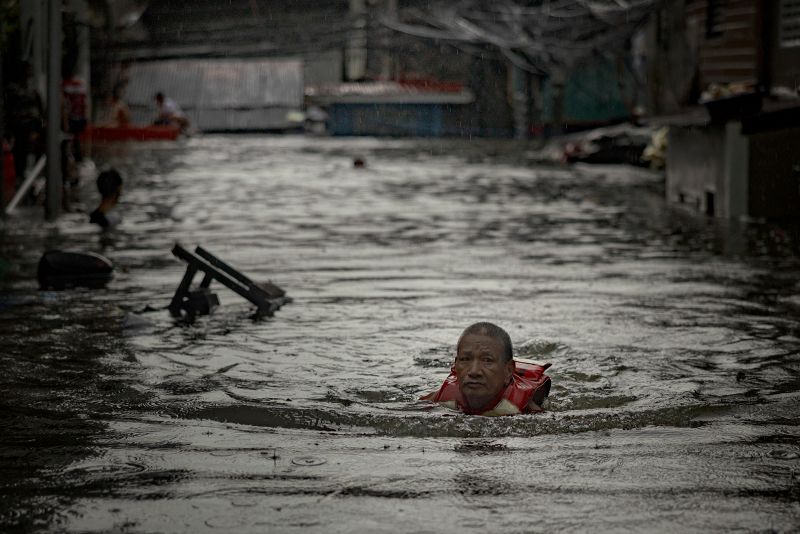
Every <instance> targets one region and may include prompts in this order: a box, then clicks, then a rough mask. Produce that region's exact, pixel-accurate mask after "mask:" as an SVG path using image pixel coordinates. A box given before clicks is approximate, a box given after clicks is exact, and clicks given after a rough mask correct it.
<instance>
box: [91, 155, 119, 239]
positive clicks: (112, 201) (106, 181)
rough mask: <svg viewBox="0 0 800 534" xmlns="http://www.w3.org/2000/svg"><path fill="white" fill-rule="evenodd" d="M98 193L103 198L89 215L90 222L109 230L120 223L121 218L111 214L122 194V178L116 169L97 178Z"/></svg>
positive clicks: (109, 170)
mask: <svg viewBox="0 0 800 534" xmlns="http://www.w3.org/2000/svg"><path fill="white" fill-rule="evenodd" d="M97 191H98V192H99V193H100V197H101V198H100V205H99V206H97V209H95V210H94V211H93V212H92V213H90V214H89V222H90V223H92V224H96V225H98V226H100V227H101V228H102V229H103V230H108V229H109V228H111V227H113V226H115V225H116V224H118V223H119V218H118V217H116V216H115V215H114V214H112V213H111V212H112V210H113V209H114V207H115V206H116V205H117V203H118V202H119V197H120V195H121V194H122V176H121V175H120V174H119V172H117V170H116V169H108V170H105V171H103V172H101V173H100V174H99V175H98V176H97Z"/></svg>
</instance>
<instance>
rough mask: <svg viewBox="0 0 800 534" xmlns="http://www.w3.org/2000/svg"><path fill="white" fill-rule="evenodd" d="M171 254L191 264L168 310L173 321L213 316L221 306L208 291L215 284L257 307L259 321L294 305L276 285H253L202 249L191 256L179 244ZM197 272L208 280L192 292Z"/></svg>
mask: <svg viewBox="0 0 800 534" xmlns="http://www.w3.org/2000/svg"><path fill="white" fill-rule="evenodd" d="M172 253H173V254H174V255H175V256H176V257H177V258H180V259H181V260H183V261H185V262H186V263H187V264H188V265H187V267H186V274H184V275H183V280H181V283H180V285H179V286H178V289H177V290H176V291H175V296H173V297H172V302H170V304H169V307H168V308H169V312H170V313H171V314H172V315H173V316H174V317H185V318H186V319H187V320H189V321H192V320H194V318H195V317H196V316H198V315H208V314H210V313H211V312H212V311H213V309H214V308H216V307H217V306H219V298H217V295H216V294H214V293H212V292H211V290H210V289H209V286H210V285H211V282H212V281H214V280H216V281H218V282H219V283H221V284H222V285H224V286H225V287H227V288H228V289H230V290H231V291H233V292H235V293H238V294H239V295H241V296H242V297H243V298H245V299H247V300H249V301H250V302H252V303H253V304H255V305H256V307H257V308H258V309H257V310H256V317H262V316H264V315H267V316H271V315H272V314H273V313H275V311H276V310H277V309H279V308H280V307H281V306H283V305H284V304H286V303H287V302H291V301H292V299H291V298H290V297H287V296H286V292H285V291H284V290H283V289H281V288H279V287H278V286H276V285H275V284H272V283H271V282H266V283H262V284H257V283H256V282H253V281H252V280H250V279H249V278H248V277H246V276H245V275H243V274H242V273H240V272H239V271H237V270H236V269H234V268H233V267H231V266H230V265H228V264H227V263H225V262H224V261H222V260H220V259H219V258H217V257H216V256H214V255H213V254H211V253H210V252H208V251H207V250H205V249H204V248H202V247H199V246H198V247H196V248H195V249H194V252H193V253H192V252H189V251H188V250H186V249H185V248H183V247H182V246H180V245H179V244H177V243H176V244H175V246H174V247H173V248H172ZM198 271H202V272H203V273H204V275H205V276H203V280H202V281H201V282H200V285H199V286H198V287H197V288H195V289H191V285H192V280H193V279H194V276H195V274H197V272H198Z"/></svg>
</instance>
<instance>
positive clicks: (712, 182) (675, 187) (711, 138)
mask: <svg viewBox="0 0 800 534" xmlns="http://www.w3.org/2000/svg"><path fill="white" fill-rule="evenodd" d="M724 155H725V128H724V126H713V127H705V126H698V127H692V126H689V127H672V128H670V133H669V144H668V147H667V200H668V201H669V202H672V203H676V204H682V205H685V206H688V207H689V208H691V209H692V210H695V211H698V212H701V213H707V210H708V209H709V208H711V206H710V205H709V204H710V202H709V200H710V198H711V197H709V193H710V194H712V195H713V198H714V200H713V204H714V207H713V209H714V215H719V216H723V217H724V216H726V214H724V213H722V212H721V210H720V207H719V206H718V204H720V203H719V202H718V199H719V198H720V197H721V196H723V195H724V183H723V175H724V169H725V157H724Z"/></svg>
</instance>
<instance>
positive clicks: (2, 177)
mask: <svg viewBox="0 0 800 534" xmlns="http://www.w3.org/2000/svg"><path fill="white" fill-rule="evenodd" d="M5 25H6V20H5V17H4V16H3V13H0V217H4V216H5V213H6V172H5V170H6V150H5V146H4V145H5V125H6V108H5V94H4V93H5V87H6V86H5V85H4V84H3V52H2V48H1V47H2V45H3V44H5V43H3V38H4V36H5Z"/></svg>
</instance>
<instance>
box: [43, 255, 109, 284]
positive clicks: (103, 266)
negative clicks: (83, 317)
mask: <svg viewBox="0 0 800 534" xmlns="http://www.w3.org/2000/svg"><path fill="white" fill-rule="evenodd" d="M113 277H114V264H113V263H111V261H110V260H109V259H108V258H104V257H103V256H101V255H99V254H94V253H92V252H63V251H61V250H48V251H47V252H45V253H44V254H43V255H42V258H41V259H40V260H39V269H38V270H37V273H36V278H37V279H38V280H39V288H40V289H50V288H52V289H56V290H62V289H67V288H71V287H88V288H91V289H98V288H101V287H103V286H105V285H106V284H107V283H108V282H109V281H110V280H111V279H112V278H113Z"/></svg>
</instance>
